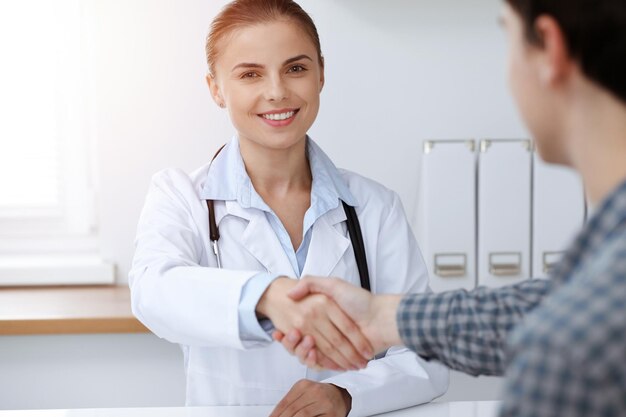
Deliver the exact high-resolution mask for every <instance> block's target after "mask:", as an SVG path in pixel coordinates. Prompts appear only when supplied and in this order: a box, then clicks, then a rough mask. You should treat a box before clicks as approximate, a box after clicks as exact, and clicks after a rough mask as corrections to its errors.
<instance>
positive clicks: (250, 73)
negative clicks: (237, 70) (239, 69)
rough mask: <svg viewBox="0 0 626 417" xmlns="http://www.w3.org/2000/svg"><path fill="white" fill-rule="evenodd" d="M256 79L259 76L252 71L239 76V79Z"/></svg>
mask: <svg viewBox="0 0 626 417" xmlns="http://www.w3.org/2000/svg"><path fill="white" fill-rule="evenodd" d="M257 77H259V74H257V73H256V72H254V71H250V72H244V73H243V74H241V76H240V77H239V78H241V79H245V78H257Z"/></svg>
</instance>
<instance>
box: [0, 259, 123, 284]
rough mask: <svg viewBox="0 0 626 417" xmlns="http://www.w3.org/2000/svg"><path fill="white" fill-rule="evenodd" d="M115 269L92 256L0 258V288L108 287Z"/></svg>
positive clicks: (111, 282)
mask: <svg viewBox="0 0 626 417" xmlns="http://www.w3.org/2000/svg"><path fill="white" fill-rule="evenodd" d="M114 282H115V268H114V266H113V265H112V264H110V263H107V262H104V261H103V260H102V259H100V257H99V256H96V255H85V254H81V255H49V256H28V255H22V256H0V285H2V286H31V285H33V286H35V285H47V286H53V285H112V284H113V283H114Z"/></svg>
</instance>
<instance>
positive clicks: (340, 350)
mask: <svg viewBox="0 0 626 417" xmlns="http://www.w3.org/2000/svg"><path fill="white" fill-rule="evenodd" d="M297 282H298V281H296V280H294V279H289V278H284V277H281V278H277V279H276V280H274V281H273V282H272V283H271V284H270V285H269V286H268V288H267V290H266V291H265V293H263V295H262V296H261V298H260V299H259V302H258V304H257V307H256V312H257V314H259V315H261V316H265V317H267V318H269V319H270V320H271V321H272V323H273V325H274V327H276V329H278V330H279V331H280V332H282V333H288V332H290V331H293V330H297V331H299V332H300V333H301V334H306V335H310V336H311V337H313V338H314V339H315V346H316V351H319V353H320V359H319V360H318V358H317V357H316V363H317V362H319V365H320V366H323V367H325V368H329V369H336V370H346V369H361V368H364V367H365V366H367V360H368V359H369V358H371V357H372V356H373V354H374V351H373V349H372V346H370V344H369V342H368V341H367V338H366V337H365V336H364V335H363V334H362V333H361V331H360V330H359V329H358V327H357V326H356V324H355V323H354V322H353V321H352V320H351V319H350V318H349V317H348V316H347V315H346V314H345V313H344V312H343V311H342V310H341V309H340V308H339V307H338V306H337V304H336V303H335V302H334V301H332V300H331V299H330V298H329V297H327V296H325V295H323V294H311V295H308V296H304V295H303V296H301V297H299V299H298V300H294V299H292V298H290V297H288V296H287V293H288V292H289V290H291V289H292V288H294V287H295V285H296V283H297Z"/></svg>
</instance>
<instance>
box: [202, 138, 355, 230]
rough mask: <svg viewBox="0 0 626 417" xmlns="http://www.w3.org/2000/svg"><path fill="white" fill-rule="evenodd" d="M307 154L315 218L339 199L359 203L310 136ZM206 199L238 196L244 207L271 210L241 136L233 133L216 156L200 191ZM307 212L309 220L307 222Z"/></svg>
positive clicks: (332, 206) (334, 205)
mask: <svg viewBox="0 0 626 417" xmlns="http://www.w3.org/2000/svg"><path fill="white" fill-rule="evenodd" d="M307 156H308V158H309V165H310V167H311V174H312V177H313V184H312V186H311V209H313V210H309V211H313V213H311V215H314V217H315V218H317V217H319V216H320V215H321V214H323V213H325V212H327V211H328V210H331V209H333V208H336V207H337V206H338V205H339V200H342V201H345V202H346V203H347V204H349V205H351V206H356V205H357V204H358V202H357V200H356V199H355V198H354V196H353V195H352V193H351V192H350V189H349V188H348V185H347V184H346V182H345V180H344V179H343V177H342V175H341V173H340V172H339V170H338V169H337V167H336V166H335V165H334V164H333V162H332V161H331V160H330V158H329V157H328V156H327V155H326V154H325V153H324V151H322V149H321V148H320V147H319V146H318V145H317V144H316V143H315V142H314V141H313V140H312V139H310V138H309V137H308V136H307ZM200 197H201V198H202V199H204V200H223V201H229V200H236V201H237V202H238V203H239V204H240V205H241V206H242V207H244V208H250V207H253V208H258V209H261V210H264V211H268V212H271V209H270V208H269V207H268V206H267V205H266V204H265V202H264V201H263V199H262V198H261V196H259V194H258V193H257V192H256V191H255V190H254V187H253V185H252V181H251V180H250V177H249V176H248V173H247V172H246V169H245V165H244V163H243V159H242V158H241V152H240V150H239V138H238V137H237V136H235V137H233V138H232V139H231V140H230V141H229V142H228V143H227V144H226V145H225V146H224V149H222V151H221V152H220V153H219V154H218V155H217V156H216V157H215V159H214V160H213V162H212V163H211V167H210V169H209V172H208V174H207V178H206V181H205V182H204V186H203V187H202V191H201V192H200ZM306 217H309V213H308V212H307V216H305V224H306V223H307V219H306Z"/></svg>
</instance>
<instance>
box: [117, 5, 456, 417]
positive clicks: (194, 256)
mask: <svg viewBox="0 0 626 417" xmlns="http://www.w3.org/2000/svg"><path fill="white" fill-rule="evenodd" d="M206 51H207V62H208V67H209V74H208V75H207V77H206V80H207V83H208V85H209V90H210V93H211V96H212V98H213V100H214V101H215V102H216V104H217V105H218V106H219V107H221V108H226V109H227V110H228V113H229V116H230V120H231V122H232V124H233V126H234V127H235V129H236V131H237V134H236V136H235V137H234V138H233V139H232V140H231V141H230V142H228V143H227V144H226V145H225V147H224V148H223V150H221V152H219V154H218V155H216V157H215V158H214V159H213V160H212V161H210V162H208V163H207V164H205V165H204V166H203V167H201V168H200V169H199V170H197V171H195V172H194V173H192V174H190V175H189V174H186V173H184V172H182V171H181V170H177V169H167V170H164V171H161V172H159V173H157V174H156V175H155V176H154V177H153V181H152V186H151V188H150V191H149V192H148V196H147V199H146V203H145V206H144V209H143V212H142V215H141V218H140V220H139V226H138V231H137V240H136V252H135V257H134V260H133V266H132V269H131V272H130V276H129V281H130V287H131V299H132V305H133V312H134V314H135V315H136V316H137V317H138V318H139V319H140V320H141V321H142V322H143V323H144V324H145V325H146V326H147V327H148V328H150V330H152V331H153V332H154V333H155V334H157V335H158V336H160V337H163V338H166V339H168V340H169V341H171V342H174V343H179V344H181V345H182V347H183V352H184V354H185V361H184V363H185V371H186V374H187V404H188V405H266V404H278V405H277V406H276V408H275V410H274V412H273V413H272V414H271V416H272V417H276V416H279V415H280V416H283V417H288V416H293V415H296V414H301V413H307V414H310V415H327V416H337V417H345V416H346V415H347V414H348V413H351V415H371V414H375V413H379V412H384V411H390V410H393V409H396V408H402V407H408V406H411V405H414V404H418V403H421V402H426V401H430V400H432V399H433V398H435V397H437V396H439V395H441V394H442V393H443V392H444V391H445V389H446V387H447V371H446V370H445V369H444V368H443V367H441V366H440V365H438V364H434V363H427V362H425V361H422V360H421V359H419V358H418V357H417V356H416V355H414V354H412V353H410V352H409V351H407V350H406V349H405V348H403V347H400V346H395V347H393V348H391V349H389V351H388V352H387V353H386V355H385V357H383V358H380V359H376V360H372V361H369V362H368V360H369V359H370V358H372V356H373V351H372V347H371V346H370V345H369V343H368V342H367V340H366V339H365V338H364V336H363V335H362V334H361V333H360V332H359V331H358V330H357V329H356V326H355V324H354V323H353V322H352V321H351V320H349V319H348V318H347V316H346V315H345V314H344V313H343V312H342V311H341V310H340V309H339V308H338V307H337V305H336V304H335V303H334V302H332V301H331V300H330V299H329V298H327V297H326V296H312V297H307V298H305V299H303V300H302V301H299V302H293V301H292V300H291V299H290V298H289V297H287V292H288V291H289V289H290V288H292V287H293V286H294V285H295V283H296V280H295V279H291V278H300V277H302V276H305V275H310V274H313V275H322V276H331V275H332V276H340V277H343V278H344V279H346V280H348V281H351V282H353V283H359V282H360V278H361V277H362V275H361V274H363V275H365V274H366V273H367V275H368V276H369V278H370V283H371V289H372V291H374V292H393V291H398V292H423V291H427V290H428V276H427V272H426V266H425V265H424V262H423V260H422V257H421V254H420V252H419V248H418V246H417V243H416V242H415V238H414V237H413V234H412V232H411V229H410V227H409V225H408V223H407V220H406V216H405V213H404V210H403V208H402V204H401V203H400V200H399V197H398V196H397V194H396V193H394V192H393V191H391V190H388V189H386V188H385V187H383V186H382V185H380V184H377V183H375V182H374V181H372V180H369V179H367V178H364V177H362V176H360V175H358V174H355V173H352V172H348V171H344V170H340V169H338V168H336V167H335V165H334V164H333V163H332V162H331V160H330V159H329V158H328V156H327V155H326V154H325V153H324V152H323V151H322V150H321V149H320V148H319V146H318V145H317V144H316V143H315V142H314V141H313V140H312V139H311V138H310V137H309V136H308V134H307V133H308V131H309V129H310V128H311V126H312V125H313V123H314V121H315V119H316V117H317V114H318V111H319V107H320V93H321V91H322V88H323V86H324V61H323V59H322V53H321V48H320V44H319V38H318V35H317V30H316V28H315V25H314V24H313V22H312V21H311V19H310V17H309V16H308V15H307V14H306V13H305V12H304V11H303V10H302V9H301V8H300V7H299V6H298V5H297V4H296V3H295V2H293V1H291V0H237V1H234V2H232V3H229V4H228V5H227V6H226V7H225V8H224V9H223V11H222V12H221V13H220V14H219V15H218V17H217V18H216V19H215V20H214V23H213V25H212V26H211V32H210V34H209V36H208V38H207V46H206ZM207 207H208V208H207ZM209 210H210V213H209ZM352 213H356V215H355V216H354V217H358V223H360V224H361V227H362V229H360V230H359V232H360V233H361V234H362V239H361V241H359V240H351V238H350V237H349V236H351V235H352V234H353V232H354V229H355V228H354V227H352V226H353V225H354V223H352V222H354V220H353V219H354V217H353V215H352ZM348 215H349V216H350V219H351V220H350V222H351V223H350V226H349V225H348V221H347V219H348ZM209 216H210V217H211V218H213V217H214V222H213V221H211V223H209ZM212 220H213V219H212ZM358 223H356V224H358ZM210 224H211V230H212V231H211V236H215V239H214V238H213V237H211V238H209V229H210ZM213 224H214V225H215V226H214V227H213ZM349 227H350V231H349V230H348V228H349ZM355 233H356V232H355ZM220 236H221V237H220ZM217 239H219V245H218V244H217ZM218 246H219V250H218ZM357 248H360V249H357ZM355 253H359V254H363V253H364V256H361V255H359V260H357V258H356V256H355ZM312 317H317V318H318V319H319V321H318V322H317V323H318V324H316V325H315V326H313V324H312V321H311V318H312ZM273 329H277V330H279V331H282V332H285V331H288V330H291V329H298V330H300V331H302V332H304V333H305V334H307V335H312V336H313V337H314V338H315V341H316V342H317V346H318V347H319V351H320V352H321V354H322V357H323V360H325V361H326V362H325V363H326V364H327V365H328V366H329V367H330V368H332V369H334V370H335V371H328V372H317V371H315V370H312V369H307V368H306V367H305V366H304V365H301V364H298V363H297V362H295V361H294V360H293V358H291V356H290V355H289V353H288V352H287V351H285V350H284V349H283V348H282V346H281V345H280V344H277V343H272V338H271V337H270V335H271V334H272V330H273ZM343 334H346V335H347V336H343ZM330 340H338V341H340V342H341V343H340V344H341V347H340V348H338V349H330V348H329V347H330V345H331V344H330ZM362 368H367V369H362ZM358 369H362V370H361V371H358ZM339 370H348V371H347V372H339Z"/></svg>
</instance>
